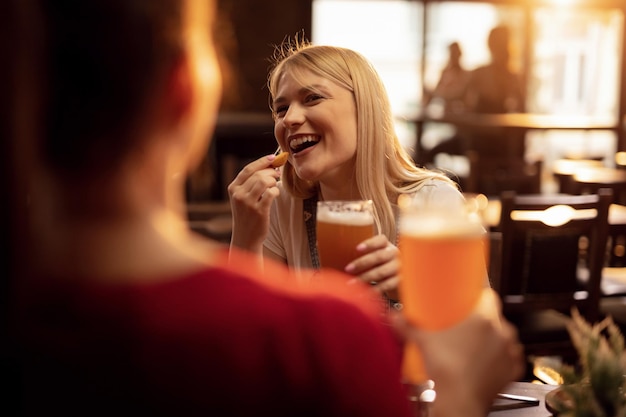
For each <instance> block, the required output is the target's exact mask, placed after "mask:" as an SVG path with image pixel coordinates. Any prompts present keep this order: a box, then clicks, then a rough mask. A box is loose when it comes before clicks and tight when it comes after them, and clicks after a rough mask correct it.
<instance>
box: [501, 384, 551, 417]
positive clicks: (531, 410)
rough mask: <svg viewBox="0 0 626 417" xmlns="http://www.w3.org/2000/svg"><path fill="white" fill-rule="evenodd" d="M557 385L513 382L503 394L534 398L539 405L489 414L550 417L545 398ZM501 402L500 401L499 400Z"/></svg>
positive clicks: (504, 416) (509, 416) (506, 416)
mask: <svg viewBox="0 0 626 417" xmlns="http://www.w3.org/2000/svg"><path fill="white" fill-rule="evenodd" d="M556 388H557V386H555V385H546V384H532V383H530V382H513V383H512V384H511V385H509V386H508V387H507V388H506V389H505V390H503V392H505V393H507V394H516V395H523V396H526V397H534V398H537V399H538V400H539V405H536V406H531V407H523V408H513V409H508V410H495V411H491V412H490V413H489V417H548V416H551V415H552V413H550V411H548V409H547V408H546V402H545V397H546V394H548V393H549V392H550V391H552V390H554V389H556ZM497 401H500V400H497Z"/></svg>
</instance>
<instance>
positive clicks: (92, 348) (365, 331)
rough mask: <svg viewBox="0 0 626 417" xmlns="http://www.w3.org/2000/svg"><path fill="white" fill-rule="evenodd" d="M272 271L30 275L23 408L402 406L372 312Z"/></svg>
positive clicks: (384, 337) (93, 411) (362, 412)
mask: <svg viewBox="0 0 626 417" xmlns="http://www.w3.org/2000/svg"><path fill="white" fill-rule="evenodd" d="M241 266H242V267H245V265H241ZM270 269H271V271H269V273H268V275H270V277H269V278H270V280H267V279H265V278H262V279H258V278H252V277H250V276H247V274H245V273H242V272H241V271H235V270H233V269H232V268H226V267H216V268H207V269H204V270H201V271H197V272H195V273H191V274H188V275H186V276H181V277H177V278H176V279H165V280H161V281H159V283H154V284H119V285H112V284H108V285H106V284H96V283H93V282H92V283H86V282H88V281H85V280H83V281H79V280H76V279H74V280H65V279H64V280H52V279H50V278H49V277H48V278H47V279H46V280H38V281H37V282H38V284H37V285H35V286H32V287H31V288H29V293H28V294H29V298H28V303H27V304H24V305H22V307H23V309H22V311H21V316H20V317H21V321H20V322H19V328H20V330H21V332H20V333H21V341H22V343H23V345H22V347H21V352H22V354H23V356H22V358H23V365H24V368H23V370H24V373H23V375H24V378H23V381H24V385H23V392H24V397H23V405H24V407H25V415H37V416H43V415H63V416H73V415H75V416H78V415H80V416H84V415H89V416H96V415H135V416H139V415H141V416H144V415H167V416H174V415H176V416H179V415H203V416H342V417H346V416H372V417H381V416H394V417H399V416H405V415H408V405H407V403H406V400H405V398H406V397H405V393H404V392H403V389H402V386H401V383H400V372H399V353H398V344H397V343H396V341H395V340H394V338H393V337H392V336H391V334H390V331H389V329H388V328H386V327H385V326H384V325H382V320H381V319H380V316H377V315H376V314H377V310H376V309H375V308H372V305H371V304H368V303H367V302H365V300H364V299H363V296H362V295H355V294H346V293H345V291H344V290H345V288H346V287H347V286H346V285H341V286H340V288H343V289H342V290H339V293H337V291H336V289H335V290H333V291H332V294H329V291H328V290H327V288H324V289H321V288H308V289H301V288H292V287H291V286H290V285H289V284H287V283H286V281H289V279H287V277H286V274H287V272H286V269H284V268H279V267H272V268H270ZM338 288H339V287H338ZM349 297H352V300H356V302H351V301H348V300H347V298H349ZM355 297H356V298H355ZM357 303H358V304H357Z"/></svg>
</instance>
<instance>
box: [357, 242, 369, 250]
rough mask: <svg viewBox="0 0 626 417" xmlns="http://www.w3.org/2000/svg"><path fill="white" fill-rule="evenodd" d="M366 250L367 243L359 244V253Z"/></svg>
mask: <svg viewBox="0 0 626 417" xmlns="http://www.w3.org/2000/svg"><path fill="white" fill-rule="evenodd" d="M365 249H367V245H366V244H365V243H359V244H358V245H357V246H356V250H358V251H359V252H360V251H363V250H365Z"/></svg>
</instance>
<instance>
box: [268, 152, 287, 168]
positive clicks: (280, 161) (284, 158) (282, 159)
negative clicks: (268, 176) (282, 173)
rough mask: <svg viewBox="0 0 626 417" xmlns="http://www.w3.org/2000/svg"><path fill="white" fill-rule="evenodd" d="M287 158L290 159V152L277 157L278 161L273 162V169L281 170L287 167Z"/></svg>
mask: <svg viewBox="0 0 626 417" xmlns="http://www.w3.org/2000/svg"><path fill="white" fill-rule="evenodd" d="M287 158H289V152H281V153H279V154H278V155H277V156H276V159H274V161H272V168H279V167H282V166H283V165H285V163H286V162H287Z"/></svg>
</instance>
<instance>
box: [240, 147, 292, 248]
mask: <svg viewBox="0 0 626 417" xmlns="http://www.w3.org/2000/svg"><path fill="white" fill-rule="evenodd" d="M288 156H289V153H288V152H282V153H281V154H280V155H278V156H274V155H266V156H263V157H261V158H259V159H257V160H255V161H252V162H250V163H249V164H248V165H246V166H245V167H244V168H243V169H242V170H241V171H240V172H239V174H238V175H237V177H236V178H235V179H234V180H233V182H231V183H230V185H229V186H228V195H229V197H230V206H231V210H232V215H233V220H234V221H233V230H232V237H231V246H236V247H239V248H241V249H245V250H247V251H250V252H253V253H259V254H260V253H262V251H263V240H265V237H266V236H267V233H268V232H269V221H270V207H271V205H272V202H273V201H274V199H275V198H276V197H278V195H279V194H280V191H279V189H278V187H277V183H278V179H279V178H280V170H278V169H276V168H278V167H280V166H282V165H284V164H285V162H286V161H287V157H288Z"/></svg>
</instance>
